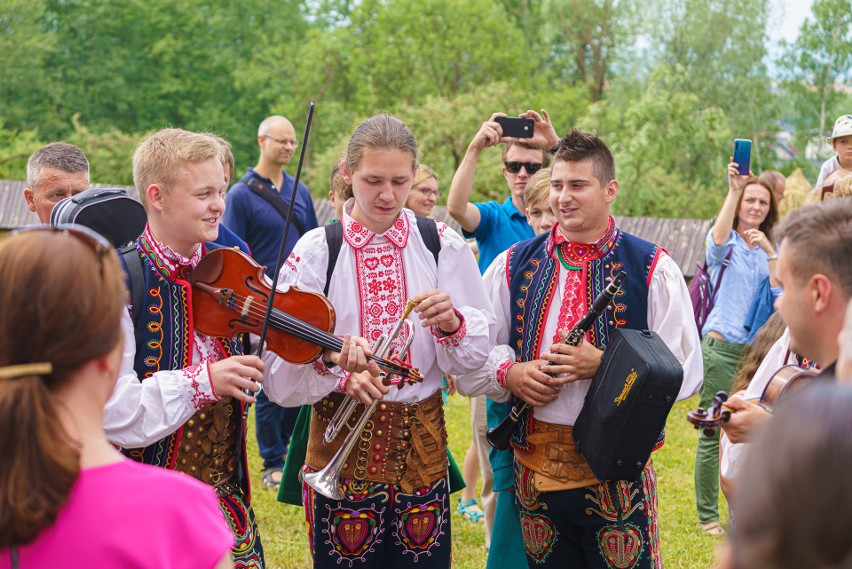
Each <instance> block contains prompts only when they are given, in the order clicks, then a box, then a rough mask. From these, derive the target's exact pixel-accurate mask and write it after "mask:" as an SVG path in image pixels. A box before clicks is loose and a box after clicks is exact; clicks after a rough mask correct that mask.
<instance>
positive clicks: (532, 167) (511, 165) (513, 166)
mask: <svg viewBox="0 0 852 569" xmlns="http://www.w3.org/2000/svg"><path fill="white" fill-rule="evenodd" d="M504 165H505V166H506V170H508V171H509V172H510V173H512V174H517V173H518V172H520V171H521V168H526V170H527V174H529V175H530V176H532V175H533V174H535V173H536V172H538V171H539V170H541V167H542V166H544V164H542V163H541V162H506V163H504Z"/></svg>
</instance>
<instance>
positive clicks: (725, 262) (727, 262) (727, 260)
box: [705, 247, 734, 306]
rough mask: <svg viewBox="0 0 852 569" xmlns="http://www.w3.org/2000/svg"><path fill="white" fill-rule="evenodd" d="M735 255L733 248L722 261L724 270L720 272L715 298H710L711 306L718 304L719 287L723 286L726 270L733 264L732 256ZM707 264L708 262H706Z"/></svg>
mask: <svg viewBox="0 0 852 569" xmlns="http://www.w3.org/2000/svg"><path fill="white" fill-rule="evenodd" d="M733 254H734V248H733V247H731V248H730V249H728V254H727V255H725V258H724V259H723V260H722V268H721V269H720V270H719V276H718V277H716V286H715V287H713V296H712V297H711V298H710V303H711V306H712V305H713V304H716V294H718V292H719V285H721V284H722V276H723V275H724V274H725V269H727V268H728V265H730V264H731V255H733ZM705 264H706V261H705Z"/></svg>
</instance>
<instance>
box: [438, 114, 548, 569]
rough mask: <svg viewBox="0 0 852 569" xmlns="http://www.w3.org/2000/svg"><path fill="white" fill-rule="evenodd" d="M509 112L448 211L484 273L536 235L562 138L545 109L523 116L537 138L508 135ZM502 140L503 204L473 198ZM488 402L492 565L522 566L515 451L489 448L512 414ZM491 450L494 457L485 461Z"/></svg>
mask: <svg viewBox="0 0 852 569" xmlns="http://www.w3.org/2000/svg"><path fill="white" fill-rule="evenodd" d="M505 116H506V115H505V113H494V114H493V115H491V118H490V119H488V120H487V121H486V122H484V123H482V126H481V127H480V128H479V131H478V132H477V133H476V135H475V136H474V137H473V140H471V141H470V144H469V145H468V147H467V152H465V155H464V158H463V159H462V162H461V164H460V165H459V168H458V170H456V173H455V176H453V182H452V184H451V185H450V193H449V195H448V196H447V211H448V212H449V214H450V215H451V216H452V217H453V219H455V220H456V221H458V222H459V224H460V225H461V226H462V234H463V235H464V236H465V237H475V238H476V244H477V246H478V248H479V270H480V271H481V272H483V273H484V272H485V270H486V269H487V268H488V266H489V265H490V264H491V261H493V260H494V258H495V257H497V256H498V255H499V254H500V253H502V252H503V251H505V250H506V249H508V248H509V247H511V246H512V245H514V244H515V243H517V242H518V241H524V240H526V239H531V238H532V237H534V236H535V233H534V232H533V229H532V227H530V225H529V223H528V222H527V218H526V215H525V213H526V203H525V202H524V188H525V187H526V185H527V181H528V180H529V179H530V177H531V176H532V175H533V174H535V173H536V172H538V171H539V170H540V169H541V168H543V167H546V166H547V165H548V164H549V163H550V154H549V152H548V151H547V149H548V148H550V147H552V146H555V145H556V144H557V143H558V142H559V136H558V135H557V134H556V131H555V130H554V128H553V125H552V124H551V123H550V117H549V115H548V114H547V111H545V110H544V109H542V111H541V114H539V113H537V112H535V111H527V112H526V113H523V114H522V115H520V116H521V117H525V118H532V119H533V121H534V123H533V124H534V128H533V137H532V138H523V139H513V138H508V137H504V136H503V129H502V127H501V126H500V124H499V123H497V122H496V121H495V120H494V119H495V118H497V117H505ZM501 142H503V143H506V146H505V147H504V148H503V177H504V178H505V179H506V185H507V187H508V189H509V196H508V197H507V198H506V199H505V200H504V201H503V203H502V204H500V203H497V202H496V201H488V202H476V203H471V202H470V194H471V191H472V190H473V179H474V176H475V174H476V164H477V162H478V161H479V155H480V153H481V152H482V151H483V150H485V149H486V148H490V147H492V146H496V145H497V144H500V143H501ZM482 397H484V396H482ZM482 407H483V406H482V405H481V402H480V404H479V405H477V402H474V405H473V406H472V408H473V415H474V416H473V418H472V423H473V431H474V444H475V445H476V447H477V455H478V456H480V457H483V458H482V459H480V469H481V472H482V482H483V488H488V486H489V485H488V478H491V476H492V475H493V485H492V487H493V490H494V492H497V493H498V497H497V500H496V504H494V501H493V500H488V498H487V496H486V492H485V491H483V496H482V499H483V507H484V508H485V514H486V531H489V530H490V532H491V535H488V536H486V543H489V542H490V549H489V552H488V565H487V567H488V568H489V569H491V568H493V567H514V566H519V567H521V566H524V565H525V564H526V562H527V561H526V556H525V554H524V545H523V540H522V535H521V526H520V521H519V516H520V514H519V513H518V511H517V508H516V506H515V504H514V492H512V489H513V487H514V481H513V480H512V461H513V456H512V451H511V450H504V451H498V450H496V449H489V448H488V444H487V443H486V442H485V432H484V427H485V423H486V422H487V426H488V427H494V426H496V425H498V424H499V423H500V421H501V420H502V419H503V417H505V416H506V413H507V412H508V411H507V404H506V403H495V402H494V401H491V400H490V399H489V400H487V401H486V405H485V407H486V409H487V411H486V414H487V419H485V418H483V417H481V415H482ZM486 454H487V456H488V459H489V460H488V461H486V460H484V457H485V456H486ZM489 463H490V466H491V468H490V469H489ZM489 470H492V472H489ZM492 504H494V505H493V506H492Z"/></svg>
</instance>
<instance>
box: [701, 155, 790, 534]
mask: <svg viewBox="0 0 852 569" xmlns="http://www.w3.org/2000/svg"><path fill="white" fill-rule="evenodd" d="M777 221H778V205H777V204H776V202H775V197H774V196H773V194H772V190H771V189H770V188H769V187H768V186H767V185H765V184H764V183H763V182H761V181H759V180H758V179H757V178H756V177H755V176H754V174H753V173H751V172H749V174H748V175H742V174H740V173H739V171H738V164H737V163H736V162H734V161H733V159H732V161H731V163H730V164H728V195H727V196H726V197H725V201H724V203H723V204H722V209H721V210H720V211H719V215H718V216H717V217H716V221H715V222H714V224H713V227H711V228H710V232H709V233H708V235H707V241H706V254H707V264H708V266H709V267H710V277H711V282H713V283H715V282H716V281H717V279H718V276H719V273H720V271H722V270H723V265H725V264H727V268H726V269H725V272H724V273H723V275H722V280H721V283H720V284H719V290H718V291H716V302H715V305H714V306H713V309H712V310H711V311H710V314H709V315H708V316H707V321H706V322H705V324H704V329H703V330H702V336H703V338H702V341H701V350H702V353H703V358H704V383H703V384H702V386H701V392H700V405H701V406H703V407H705V408H706V407H707V406H709V405H710V401H711V400H712V399H713V396H714V395H715V394H716V392H717V391H728V390H729V389H730V387H731V382H732V381H733V378H734V372H735V371H736V367H737V363H738V362H739V358H740V353H741V352H742V350H743V347H744V345H745V343H746V339H747V338H748V335H749V330H747V329H746V328H745V319H746V316H747V314H748V311H749V308H750V307H751V304H752V302H753V301H754V297H755V295H756V294H757V292H758V290H759V288H760V286H761V284H762V283H763V281H764V280H765V279H766V278H767V277H769V281H770V285H771V286H777V282H776V281H775V274H774V265H775V261H776V260H777V259H778V256H777V255H776V254H775V250H774V249H773V246H772V243H770V241H769V238H768V237H767V236H768V235H769V234H770V233H771V231H772V228H773V227H774V226H775V223H776V222H777ZM695 499H696V506H697V509H698V521H699V523H700V524H701V528H702V530H703V531H704V532H706V533H710V534H712V535H719V534H722V533H724V530H723V529H722V526H721V525H720V523H719V508H718V499H719V435H718V434H716V435H714V436H711V437H708V436H706V435H704V434H699V437H698V448H697V451H696V455H695Z"/></svg>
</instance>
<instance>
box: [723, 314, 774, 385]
mask: <svg viewBox="0 0 852 569" xmlns="http://www.w3.org/2000/svg"><path fill="white" fill-rule="evenodd" d="M786 328H787V325H786V324H784V320H783V319H782V318H781V315H780V314H778V313H777V312H773V313H772V316H770V317H769V319H768V320H767V321H766V323H764V325H763V326H761V327H760V330H758V331H757V334H755V335H754V342H752V344H751V345H750V346H746V349H745V350H743V352H742V354H741V355H740V361H739V364H737V373H736V374H735V375H734V381H733V383H732V384H731V393H732V394H733V393H737V392H738V391H742V390H743V389H745V388H746V387H748V384H749V383H751V380H752V378H753V377H754V374H755V372H757V368H759V367H760V364H761V362H763V358H765V357H766V354H767V353H769V350H770V349H771V348H772V346H773V345H774V344H775V342H777V341H778V338H780V337H781V335H782V334H784V330H785V329H786Z"/></svg>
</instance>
